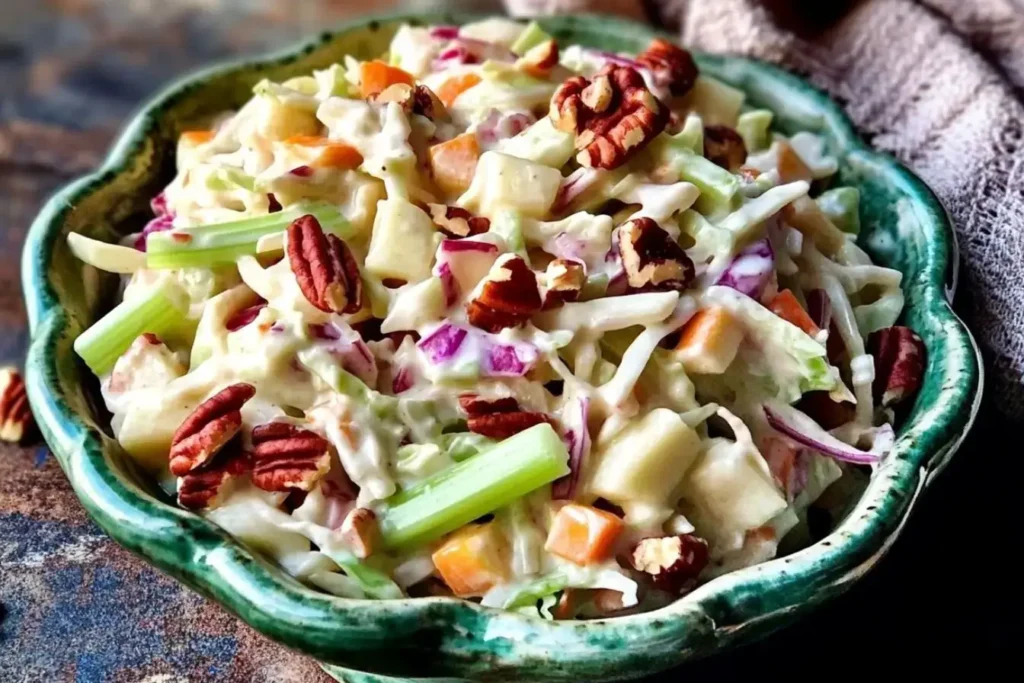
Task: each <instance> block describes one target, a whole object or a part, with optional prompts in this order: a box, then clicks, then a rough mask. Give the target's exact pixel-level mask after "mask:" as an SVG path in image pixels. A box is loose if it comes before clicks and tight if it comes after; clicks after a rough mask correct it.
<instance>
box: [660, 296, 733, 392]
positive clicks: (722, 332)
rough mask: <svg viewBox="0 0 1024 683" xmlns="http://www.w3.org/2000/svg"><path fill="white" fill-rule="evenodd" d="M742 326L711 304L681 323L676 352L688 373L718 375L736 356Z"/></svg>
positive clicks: (727, 313)
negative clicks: (681, 327) (682, 324)
mask: <svg viewBox="0 0 1024 683" xmlns="http://www.w3.org/2000/svg"><path fill="white" fill-rule="evenodd" d="M742 341H743V328H742V326H740V324H739V323H737V322H736V319H735V318H734V317H733V316H732V314H731V313H729V311H727V310H726V309H724V308H722V307H721V306H712V307H711V308H703V309H701V310H699V311H697V313H696V314H694V316H693V317H692V318H690V319H689V320H688V321H687V322H686V324H685V325H684V326H683V330H682V334H681V335H680V337H679V343H678V344H676V354H677V355H678V356H679V358H680V359H681V360H682V361H683V366H684V367H685V368H686V369H687V370H688V371H690V372H694V373H697V374H702V375H718V374H721V373H723V372H725V370H726V368H728V367H729V365H730V364H731V363H732V361H733V359H734V358H736V353H737V352H738V351H739V348H740V343H741V342H742Z"/></svg>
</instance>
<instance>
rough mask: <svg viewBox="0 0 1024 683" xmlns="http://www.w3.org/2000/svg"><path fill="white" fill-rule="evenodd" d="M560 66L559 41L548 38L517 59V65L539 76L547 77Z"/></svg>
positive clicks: (532, 74)
mask: <svg viewBox="0 0 1024 683" xmlns="http://www.w3.org/2000/svg"><path fill="white" fill-rule="evenodd" d="M556 66H558V43H556V42H555V41H554V40H548V41H545V42H543V43H541V44H540V45H535V46H534V47H532V48H530V49H529V50H528V51H527V52H526V54H524V55H523V56H522V57H520V58H519V59H518V60H516V67H518V68H519V69H520V70H522V71H525V72H526V73H528V74H530V75H531V76H535V77H537V78H547V77H548V76H549V75H550V74H551V70H552V69H554V68H555V67H556Z"/></svg>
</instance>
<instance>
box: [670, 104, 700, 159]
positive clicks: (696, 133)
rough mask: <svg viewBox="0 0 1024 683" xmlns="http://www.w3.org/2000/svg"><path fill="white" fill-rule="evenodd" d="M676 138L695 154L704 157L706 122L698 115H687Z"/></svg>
mask: <svg viewBox="0 0 1024 683" xmlns="http://www.w3.org/2000/svg"><path fill="white" fill-rule="evenodd" d="M676 138H677V139H678V140H679V142H680V143H682V144H684V145H685V146H686V147H688V148H689V149H690V151H691V152H693V153H694V154H699V155H701V156H704V122H703V121H701V119H700V116H698V115H697V114H694V113H692V112H691V113H690V114H688V115H687V117H686V121H685V122H683V129H682V130H681V131H679V134H678V135H676Z"/></svg>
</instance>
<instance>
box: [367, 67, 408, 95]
mask: <svg viewBox="0 0 1024 683" xmlns="http://www.w3.org/2000/svg"><path fill="white" fill-rule="evenodd" d="M415 82H416V79H414V78H413V77H412V74H410V73H409V72H408V71H402V70H401V69H399V68H398V67H395V66H391V65H390V64H386V63H384V62H382V61H380V60H378V59H375V60H373V61H372V62H363V63H362V64H360V65H359V88H360V93H361V94H362V96H363V98H364V99H365V98H367V97H370V96H372V95H376V94H377V93H379V92H382V91H383V90H384V89H385V88H387V87H388V86H391V85H395V84H396V83H405V84H407V85H414V84H415Z"/></svg>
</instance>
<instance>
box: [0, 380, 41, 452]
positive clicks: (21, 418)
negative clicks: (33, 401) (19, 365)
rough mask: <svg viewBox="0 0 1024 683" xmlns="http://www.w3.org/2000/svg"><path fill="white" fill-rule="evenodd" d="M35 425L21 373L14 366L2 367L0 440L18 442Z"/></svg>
mask: <svg viewBox="0 0 1024 683" xmlns="http://www.w3.org/2000/svg"><path fill="white" fill-rule="evenodd" d="M34 425H35V422H34V421H33V419H32V410H31V409H30V408H29V405H28V394H27V393H26V391H25V380H23V379H22V378H21V373H19V372H18V371H17V370H16V369H14V368H13V367H6V368H3V369H0V440H3V441H9V442H11V443H18V442H20V441H21V440H22V439H24V438H25V436H26V435H27V434H28V433H29V432H30V431H32V428H33V426H34Z"/></svg>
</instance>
